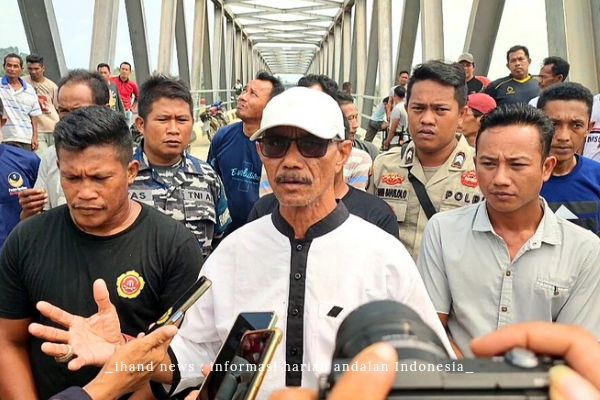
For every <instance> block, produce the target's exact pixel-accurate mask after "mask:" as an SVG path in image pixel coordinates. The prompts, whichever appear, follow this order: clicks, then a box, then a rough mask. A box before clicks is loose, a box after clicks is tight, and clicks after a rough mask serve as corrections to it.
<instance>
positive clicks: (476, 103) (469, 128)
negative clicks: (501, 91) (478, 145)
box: [462, 93, 496, 148]
mask: <svg viewBox="0 0 600 400" xmlns="http://www.w3.org/2000/svg"><path fill="white" fill-rule="evenodd" d="M494 108H496V102H495V101H494V99H492V98H491V97H490V96H488V95H487V94H485V93H473V94H470V95H469V97H467V114H466V115H465V119H464V120H463V123H462V134H463V136H464V137H465V139H467V142H469V146H471V147H473V148H474V147H475V138H476V137H477V132H479V123H480V121H481V117H483V116H484V115H485V114H487V113H489V112H490V111H492V110H493V109H494Z"/></svg>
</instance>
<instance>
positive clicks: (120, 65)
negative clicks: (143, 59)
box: [119, 61, 131, 71]
mask: <svg viewBox="0 0 600 400" xmlns="http://www.w3.org/2000/svg"><path fill="white" fill-rule="evenodd" d="M123 64H125V65H129V70H130V71H131V64H129V63H128V62H127V61H123V62H122V63H121V64H119V69H121V67H122V66H123Z"/></svg>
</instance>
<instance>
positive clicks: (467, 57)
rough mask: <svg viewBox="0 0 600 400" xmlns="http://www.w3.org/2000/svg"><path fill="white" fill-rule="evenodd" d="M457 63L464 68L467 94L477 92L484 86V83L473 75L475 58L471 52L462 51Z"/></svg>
mask: <svg viewBox="0 0 600 400" xmlns="http://www.w3.org/2000/svg"><path fill="white" fill-rule="evenodd" d="M458 63H459V64H460V65H462V67H463V69H464V70H465V78H466V79H467V89H468V94H471V93H479V92H481V91H482V90H483V88H484V87H485V85H484V83H483V82H482V81H481V80H480V79H479V78H477V77H476V76H475V59H474V58H473V55H472V54H471V53H463V54H461V55H460V57H458Z"/></svg>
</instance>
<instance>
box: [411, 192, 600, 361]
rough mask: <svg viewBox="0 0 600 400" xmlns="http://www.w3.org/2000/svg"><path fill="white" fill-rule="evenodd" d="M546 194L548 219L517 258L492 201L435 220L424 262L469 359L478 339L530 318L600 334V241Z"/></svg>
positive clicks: (429, 283)
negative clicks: (494, 219)
mask: <svg viewBox="0 0 600 400" xmlns="http://www.w3.org/2000/svg"><path fill="white" fill-rule="evenodd" d="M540 199H541V201H542V204H543V208H544V216H543V218H542V220H541V222H540V224H539V225H538V227H537V229H536V231H535V233H534V234H533V236H532V237H531V238H530V239H529V240H527V241H526V242H525V243H524V244H523V246H522V247H521V249H520V250H519V252H518V253H517V254H516V256H515V257H514V259H513V260H511V259H510V256H509V253H508V248H507V246H506V243H505V242H504V240H503V239H502V237H500V236H499V235H498V234H497V233H496V232H495V231H494V228H493V227H492V224H491V223H490V220H489V216H488V212H487V208H486V204H487V202H486V201H483V202H481V203H479V204H477V205H472V206H469V207H463V208H460V209H458V210H454V211H449V212H446V213H441V214H437V215H435V216H434V217H433V218H432V219H431V221H430V222H429V224H428V225H427V229H426V230H425V234H424V236H423V243H422V246H421V253H420V254H419V260H418V262H417V265H418V267H419V271H420V272H421V275H422V276H423V280H424V282H425V286H426V287H427V291H428V292H429V295H430V296H431V299H432V300H433V303H434V305H435V308H436V310H437V311H438V312H439V313H443V314H448V328H449V331H450V334H451V336H452V338H453V339H454V341H455V342H456V344H457V346H458V347H459V349H460V350H461V351H462V352H463V354H464V355H465V356H471V357H472V353H471V351H470V349H469V342H470V340H471V339H473V338H475V337H478V336H481V335H485V334H488V333H490V332H492V331H494V330H496V329H498V328H501V327H503V326H506V325H509V324H514V323H518V322H524V321H535V320H541V321H553V322H560V323H565V324H578V325H582V326H583V327H585V328H587V329H588V330H590V331H591V332H592V333H593V334H594V335H596V337H597V338H599V339H600V312H598V304H600V239H599V238H598V237H596V235H594V234H593V233H591V232H589V231H587V230H585V229H582V228H580V227H578V226H576V225H574V224H571V223H570V222H568V221H566V220H564V219H562V218H560V217H557V216H556V215H554V213H553V212H552V210H551V209H550V208H549V207H548V205H547V203H546V202H545V201H544V200H543V199H542V198H540Z"/></svg>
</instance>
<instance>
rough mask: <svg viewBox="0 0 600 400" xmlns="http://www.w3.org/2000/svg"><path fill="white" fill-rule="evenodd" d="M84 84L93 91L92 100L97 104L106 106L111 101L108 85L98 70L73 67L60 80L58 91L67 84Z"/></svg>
mask: <svg viewBox="0 0 600 400" xmlns="http://www.w3.org/2000/svg"><path fill="white" fill-rule="evenodd" d="M78 83H80V84H83V85H86V86H87V87H89V88H90V90H91V91H92V101H93V102H94V104H95V105H97V106H106V105H107V104H108V102H109V101H110V93H109V91H108V85H107V84H106V81H105V80H104V78H103V77H102V76H101V75H100V74H99V73H98V72H90V71H88V70H86V69H72V70H71V71H69V72H68V73H67V75H65V76H64V77H63V78H62V79H61V80H60V82H58V93H60V89H62V87H63V86H65V85H67V84H78Z"/></svg>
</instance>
